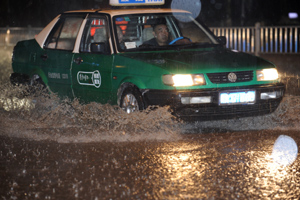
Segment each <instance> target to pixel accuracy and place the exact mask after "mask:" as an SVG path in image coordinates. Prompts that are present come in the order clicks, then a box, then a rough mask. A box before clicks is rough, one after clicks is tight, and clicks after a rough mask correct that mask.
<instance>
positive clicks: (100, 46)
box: [91, 42, 109, 54]
mask: <svg viewBox="0 0 300 200" xmlns="http://www.w3.org/2000/svg"><path fill="white" fill-rule="evenodd" d="M91 52H92V53H102V54H108V53H109V49H108V47H107V45H106V44H105V43H104V42H99V43H91Z"/></svg>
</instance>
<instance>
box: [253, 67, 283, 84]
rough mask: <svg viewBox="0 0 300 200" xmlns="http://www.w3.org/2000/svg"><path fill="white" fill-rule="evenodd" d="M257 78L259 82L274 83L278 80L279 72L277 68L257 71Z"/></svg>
mask: <svg viewBox="0 0 300 200" xmlns="http://www.w3.org/2000/svg"><path fill="white" fill-rule="evenodd" d="M256 77H257V80H258V81H273V80H276V79H278V72H277V69H275V68H270V69H262V70H257V71H256Z"/></svg>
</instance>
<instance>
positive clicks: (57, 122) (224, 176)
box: [0, 56, 300, 200]
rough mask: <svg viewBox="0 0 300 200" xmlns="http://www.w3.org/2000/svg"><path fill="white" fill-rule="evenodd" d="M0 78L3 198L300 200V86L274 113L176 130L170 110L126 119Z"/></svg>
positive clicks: (115, 111) (181, 125)
mask: <svg viewBox="0 0 300 200" xmlns="http://www.w3.org/2000/svg"><path fill="white" fill-rule="evenodd" d="M5 58H6V60H4V61H1V62H0V64H1V65H2V64H3V63H5V65H6V66H9V65H8V64H7V63H9V62H10V58H9V56H7V57H5ZM0 72H1V73H0V75H1V76H0V180H1V181H0V198H1V199H92V200H100V199H297V198H298V197H299V196H300V190H299V188H300V174H299V158H298V157H297V156H298V146H299V144H300V123H299V121H300V114H299V113H300V98H299V87H297V85H298V86H299V80H298V78H297V79H295V78H294V79H291V78H289V79H288V81H289V82H288V83H289V85H292V86H291V87H289V88H288V89H289V91H292V93H291V92H289V93H287V94H286V95H285V97H284V99H283V101H282V103H281V105H280V106H279V108H278V109H277V110H276V111H275V112H274V113H273V114H271V115H266V116H259V117H251V118H242V119H232V120H220V121H202V122H179V121H177V120H174V118H173V116H172V115H171V114H170V112H169V110H168V108H156V109H154V110H151V112H149V110H148V111H145V112H141V113H133V114H131V115H127V114H126V113H124V112H123V111H121V110H120V109H119V108H117V107H114V106H110V105H100V104H96V103H91V104H85V105H82V104H80V103H79V102H78V101H76V100H74V101H71V100H68V99H64V100H59V99H58V98H57V97H55V96H54V95H50V96H44V95H43V94H40V95H39V94H37V95H35V96H28V95H26V94H25V93H26V88H22V87H12V86H11V85H10V84H7V82H8V77H9V73H11V69H10V68H9V67H6V68H0ZM24 96H25V97H24Z"/></svg>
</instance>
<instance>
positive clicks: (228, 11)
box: [0, 0, 300, 27]
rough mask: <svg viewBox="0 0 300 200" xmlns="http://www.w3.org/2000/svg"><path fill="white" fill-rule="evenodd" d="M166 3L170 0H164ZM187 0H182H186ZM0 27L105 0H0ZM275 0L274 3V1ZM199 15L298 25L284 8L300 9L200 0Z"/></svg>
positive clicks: (290, 2) (280, 3)
mask: <svg viewBox="0 0 300 200" xmlns="http://www.w3.org/2000/svg"><path fill="white" fill-rule="evenodd" d="M165 1H166V4H165V5H164V6H163V7H170V4H171V1H172V0H165ZM188 1H189V0H186V2H188ZM0 2H1V3H0V5H1V6H0V27H6V26H10V27H18V26H28V25H31V26H32V27H44V26H45V25H47V24H48V23H49V22H50V21H51V20H52V19H53V18H54V17H55V16H57V15H58V14H59V13H62V12H64V11H68V10H79V9H90V8H99V7H101V8H105V7H108V3H107V2H108V0H22V1H20V0H0ZM274 2H276V3H274ZM201 7H202V9H201V13H200V16H199V18H201V19H202V20H203V21H205V22H206V24H207V25H208V26H254V24H255V23H256V22H262V23H263V24H264V25H290V24H293V25H299V24H300V23H299V19H296V20H289V19H288V18H287V16H288V12H292V11H294V12H297V11H299V12H300V6H299V2H298V0H277V1H274V0H201Z"/></svg>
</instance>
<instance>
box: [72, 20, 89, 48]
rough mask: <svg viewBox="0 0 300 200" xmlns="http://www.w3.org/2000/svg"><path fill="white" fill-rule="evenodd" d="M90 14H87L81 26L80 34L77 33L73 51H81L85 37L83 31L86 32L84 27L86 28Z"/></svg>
mask: <svg viewBox="0 0 300 200" xmlns="http://www.w3.org/2000/svg"><path fill="white" fill-rule="evenodd" d="M88 16H89V15H86V16H85V18H84V20H83V21H82V23H81V26H80V29H79V31H78V35H77V38H76V41H75V45H74V50H73V53H79V48H80V44H81V38H82V37H83V32H84V28H85V25H86V22H87V18H88Z"/></svg>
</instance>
